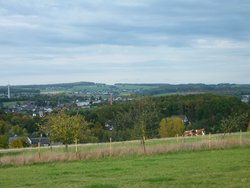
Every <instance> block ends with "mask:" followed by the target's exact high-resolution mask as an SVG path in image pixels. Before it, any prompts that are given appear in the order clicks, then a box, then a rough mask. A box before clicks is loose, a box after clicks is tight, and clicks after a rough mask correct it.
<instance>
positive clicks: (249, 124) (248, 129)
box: [247, 121, 250, 132]
mask: <svg viewBox="0 0 250 188" xmlns="http://www.w3.org/2000/svg"><path fill="white" fill-rule="evenodd" d="M247 131H249V132H250V121H249V123H248V127H247Z"/></svg>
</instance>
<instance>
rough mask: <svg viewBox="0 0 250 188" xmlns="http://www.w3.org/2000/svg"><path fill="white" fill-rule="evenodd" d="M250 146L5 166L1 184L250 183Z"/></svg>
mask: <svg viewBox="0 0 250 188" xmlns="http://www.w3.org/2000/svg"><path fill="white" fill-rule="evenodd" d="M249 156H250V149H249V148H234V149H223V150H209V151H208V150H207V151H193V152H192V151H188V152H177V153H166V154H156V155H145V156H127V157H110V158H109V157H107V158H103V159H96V160H85V161H75V162H64V163H44V164H42V163H40V164H33V165H23V166H5V167H1V168H0V187H54V188H56V187H60V188H63V187H86V188H101V187H104V188H108V187H109V188H115V187H132V188H133V187H170V188H171V187H175V188H176V187H177V188H178V187H183V188H184V187H202V188H203V187H229V188H230V187H239V188H244V187H246V188H247V187H250V178H249V176H250V158H249Z"/></svg>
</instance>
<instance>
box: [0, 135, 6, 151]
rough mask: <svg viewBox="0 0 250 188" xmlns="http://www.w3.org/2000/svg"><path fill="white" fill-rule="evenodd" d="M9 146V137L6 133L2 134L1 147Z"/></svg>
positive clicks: (0, 138)
mask: <svg viewBox="0 0 250 188" xmlns="http://www.w3.org/2000/svg"><path fill="white" fill-rule="evenodd" d="M7 147H8V138H7V136H6V135H0V148H7Z"/></svg>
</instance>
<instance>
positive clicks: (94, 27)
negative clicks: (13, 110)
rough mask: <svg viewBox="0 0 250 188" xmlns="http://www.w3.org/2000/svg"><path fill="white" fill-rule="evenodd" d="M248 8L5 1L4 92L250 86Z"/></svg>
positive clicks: (0, 34) (240, 2)
mask: <svg viewBox="0 0 250 188" xmlns="http://www.w3.org/2000/svg"><path fill="white" fill-rule="evenodd" d="M249 20H250V1H249V0H230V1H228V0H202V1H201V0H72V1H69V0H8V1H6V0H0V85H7V84H8V83H9V84H11V85H24V84H49V83H66V82H67V83H68V82H79V81H92V82H97V83H107V84H114V83H170V84H180V83H205V84H217V83H238V84H250V21H249Z"/></svg>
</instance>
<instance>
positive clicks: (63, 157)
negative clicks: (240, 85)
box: [0, 132, 250, 166]
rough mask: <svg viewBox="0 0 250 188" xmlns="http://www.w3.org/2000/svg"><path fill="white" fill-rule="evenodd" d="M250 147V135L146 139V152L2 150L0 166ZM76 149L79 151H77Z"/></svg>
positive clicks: (137, 147) (83, 147) (117, 146)
mask: <svg viewBox="0 0 250 188" xmlns="http://www.w3.org/2000/svg"><path fill="white" fill-rule="evenodd" d="M239 146H241V147H250V132H244V133H239V132H238V133H231V134H226V135H224V134H214V135H205V136H193V137H175V138H162V139H151V140H146V142H145V150H144V147H143V145H142V143H141V141H140V140H134V141H125V142H112V143H94V144H78V145H77V148H76V146H75V145H69V147H68V149H67V150H65V147H64V146H63V145H61V146H53V148H50V147H41V148H37V147H31V148H21V149H2V150H0V166H6V165H22V164H32V163H38V162H40V163H44V162H55V161H74V160H86V159H100V158H105V157H110V156H112V157H117V156H123V157H124V156H130V155H137V156H140V155H145V154H159V153H173V152H178V151H198V150H212V149H225V148H233V147H239ZM76 149H77V152H76Z"/></svg>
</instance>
